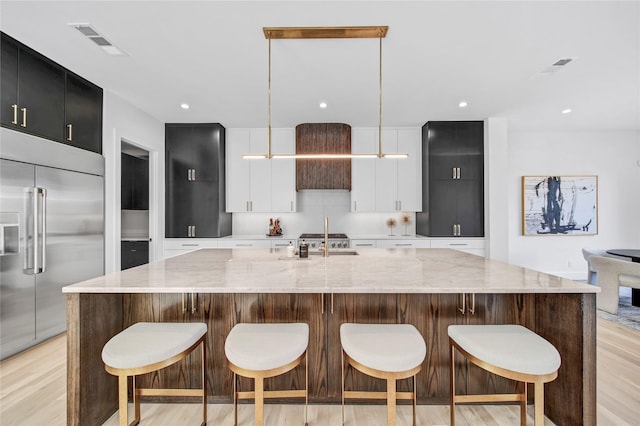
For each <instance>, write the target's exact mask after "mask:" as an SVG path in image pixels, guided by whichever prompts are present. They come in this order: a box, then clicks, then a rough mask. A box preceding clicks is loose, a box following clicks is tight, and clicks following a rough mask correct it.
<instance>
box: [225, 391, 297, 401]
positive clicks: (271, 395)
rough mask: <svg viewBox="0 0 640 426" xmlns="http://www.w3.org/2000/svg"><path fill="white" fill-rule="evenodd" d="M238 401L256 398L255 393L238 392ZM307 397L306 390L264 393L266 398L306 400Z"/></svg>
mask: <svg viewBox="0 0 640 426" xmlns="http://www.w3.org/2000/svg"><path fill="white" fill-rule="evenodd" d="M236 395H237V397H238V399H252V398H255V397H256V393H255V392H254V391H245V392H236ZM306 396H307V391H306V390H304V389H296V390H279V391H278V390H273V391H264V398H265V399H266V398H296V397H300V398H304V397H306Z"/></svg>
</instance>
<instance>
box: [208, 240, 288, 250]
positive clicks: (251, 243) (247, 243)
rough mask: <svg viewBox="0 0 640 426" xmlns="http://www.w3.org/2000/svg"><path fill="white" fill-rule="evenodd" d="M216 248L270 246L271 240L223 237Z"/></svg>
mask: <svg viewBox="0 0 640 426" xmlns="http://www.w3.org/2000/svg"><path fill="white" fill-rule="evenodd" d="M287 245H289V241H287ZM218 248H231V249H252V248H271V241H269V240H231V239H225V240H221V241H220V242H219V243H218Z"/></svg>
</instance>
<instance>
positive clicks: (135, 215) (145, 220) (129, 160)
mask: <svg viewBox="0 0 640 426" xmlns="http://www.w3.org/2000/svg"><path fill="white" fill-rule="evenodd" d="M120 157H121V158H120V160H121V163H120V165H121V167H120V173H121V175H120V215H121V217H120V240H121V241H120V269H121V270H125V269H129V268H133V267H135V266H139V265H144V264H146V263H149V259H150V256H149V242H150V241H151V235H150V227H149V206H150V202H149V201H150V197H149V194H150V192H149V180H150V179H149V176H150V175H149V166H150V161H149V159H150V153H149V151H147V150H145V149H144V148H141V147H139V146H136V145H133V144H131V143H128V142H125V141H124V140H122V141H121V154H120Z"/></svg>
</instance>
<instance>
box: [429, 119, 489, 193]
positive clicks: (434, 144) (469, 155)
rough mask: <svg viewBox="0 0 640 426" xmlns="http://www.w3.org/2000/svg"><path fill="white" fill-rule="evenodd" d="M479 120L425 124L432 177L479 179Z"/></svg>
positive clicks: (480, 143) (480, 142)
mask: <svg viewBox="0 0 640 426" xmlns="http://www.w3.org/2000/svg"><path fill="white" fill-rule="evenodd" d="M483 129H484V127H483V123H482V122H481V121H451V122H447V121H440V122H430V123H427V133H428V136H427V137H428V141H429V142H428V144H429V146H428V152H429V157H428V159H429V162H428V170H429V177H430V178H431V179H445V180H446V179H452V178H455V179H457V175H456V176H454V173H456V174H459V175H460V177H459V179H462V180H467V179H482V178H483V158H484V151H483V150H484V148H483V142H482V141H483V138H484V136H483V135H484V130H483Z"/></svg>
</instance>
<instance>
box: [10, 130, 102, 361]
mask: <svg viewBox="0 0 640 426" xmlns="http://www.w3.org/2000/svg"><path fill="white" fill-rule="evenodd" d="M0 130H1V133H0V136H1V138H2V139H1V141H0V154H1V159H0V359H4V358H6V357H8V356H11V355H13V354H15V353H17V352H20V351H22V350H23V349H26V348H28V347H30V346H33V345H34V344H36V343H39V342H41V341H43V340H46V339H48V338H50V337H52V336H55V335H56V334H59V333H61V332H63V331H64V330H65V329H66V310H65V298H64V295H63V294H62V287H64V286H65V285H69V284H73V283H76V282H79V281H84V280H86V279H89V278H93V277H96V276H99V275H103V274H104V158H103V157H102V156H101V155H99V154H95V153H92V152H88V151H84V150H81V149H78V148H72V147H69V146H65V145H62V144H59V143H56V142H52V141H47V140H44V139H40V138H37V137H33V136H29V135H25V134H22V133H17V132H14V131H11V130H7V129H0Z"/></svg>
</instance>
